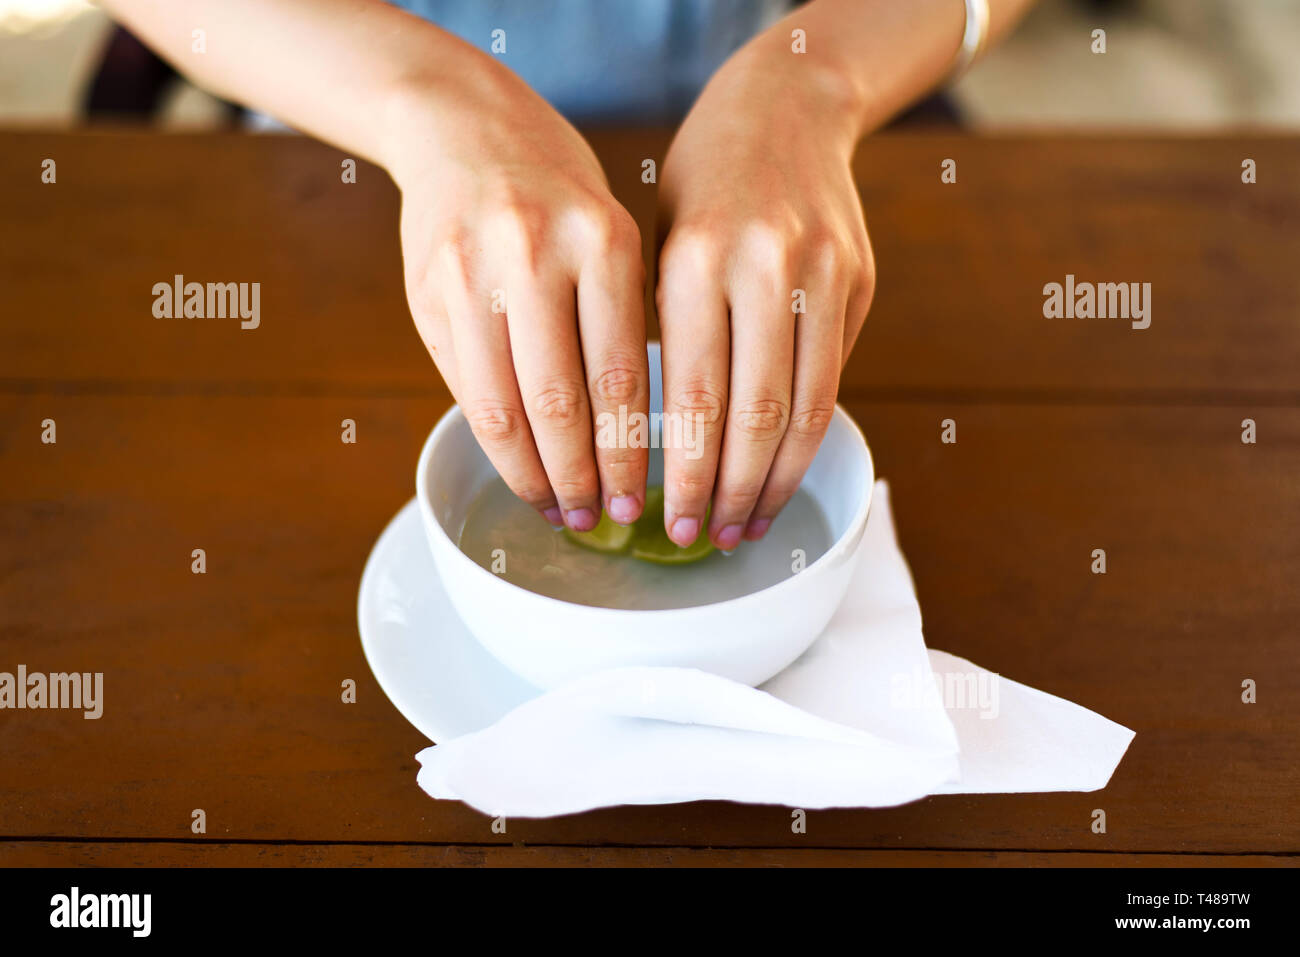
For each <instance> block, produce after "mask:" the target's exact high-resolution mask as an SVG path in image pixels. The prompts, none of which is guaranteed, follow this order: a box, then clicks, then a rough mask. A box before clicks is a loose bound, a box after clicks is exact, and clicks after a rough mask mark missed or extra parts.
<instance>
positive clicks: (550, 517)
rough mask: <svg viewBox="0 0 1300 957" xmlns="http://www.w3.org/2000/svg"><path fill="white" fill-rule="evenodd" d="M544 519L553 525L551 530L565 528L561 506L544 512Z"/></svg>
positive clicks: (552, 507)
mask: <svg viewBox="0 0 1300 957" xmlns="http://www.w3.org/2000/svg"><path fill="white" fill-rule="evenodd" d="M542 518H544V519H546V520H547V521H548V522H550V523H551V528H563V527H564V518H563V517H562V516H561V515H560V506H558V505H552V506H551V507H550V508H548V509H544V510H543V511H542Z"/></svg>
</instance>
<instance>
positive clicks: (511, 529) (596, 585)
mask: <svg viewBox="0 0 1300 957" xmlns="http://www.w3.org/2000/svg"><path fill="white" fill-rule="evenodd" d="M459 544H460V550H461V551H462V552H464V553H465V554H466V555H468V556H469V557H470V558H472V559H473V560H474V561H475V562H476V563H478V564H479V565H481V566H482V567H484V568H486V569H487V570H488V571H491V572H493V573H495V574H498V575H500V576H501V577H502V578H504V579H505V580H506V581H508V582H511V583H512V584H515V585H518V586H519V587H520V588H526V589H528V590H529V591H532V592H536V593H538V594H540V595H547V596H549V597H551V598H559V599H561V600H562V601H569V602H575V603H577V604H580V605H596V606H598V607H602V608H629V609H657V608H689V607H691V606H693V605H707V604H710V603H712V602H717V601H726V600H727V599H729V598H738V597H740V596H741V595H747V594H749V593H751V592H755V591H758V590H760V589H763V588H767V587H769V586H771V585H775V584H777V583H778V582H781V581H784V580H785V579H786V578H789V577H790V576H791V575H793V574H797V573H798V570H801V569H803V568H805V567H807V566H808V565H811V564H812V563H813V562H815V561H816V560H817V559H818V558H820V557H821V556H822V555H823V554H825V552H826V550H827V549H828V548H830V546H831V532H830V526H829V525H828V524H827V522H826V518H825V516H823V515H822V513H821V509H820V508H818V506H817V503H816V502H815V501H814V500H813V498H812V496H810V495H809V494H808V493H807V492H805V491H803V490H802V489H800V490H799V491H798V492H796V493H795V496H794V498H792V499H791V500H790V503H789V504H788V505H787V506H786V507H785V509H784V510H783V511H782V512H781V514H780V515H779V516H778V517H777V519H776V521H774V522H773V523H772V527H771V528H770V529H768V532H767V534H766V535H765V536H764V537H763V538H762V539H761V540H760V541H757V542H741V543H740V547H739V548H737V549H736V550H735V551H733V552H732V553H731V554H730V555H726V554H723V553H722V552H714V553H713V554H711V555H709V556H708V557H707V558H703V559H701V560H700V561H697V562H694V563H692V564H689V565H679V566H672V565H657V564H654V563H653V562H646V561H641V560H640V559H636V558H633V557H632V556H631V555H605V554H601V553H600V552H596V551H592V550H591V549H589V548H584V547H583V546H581V545H578V544H576V543H574V542H571V541H569V539H568V538H566V537H565V535H564V534H563V533H562V532H558V531H555V530H554V529H552V528H551V526H550V525H548V524H547V523H546V520H545V519H544V518H542V517H541V516H540V515H538V514H537V512H535V511H534V510H533V509H532V508H530V507H529V506H528V505H525V504H524V503H523V502H521V501H520V500H519V499H518V498H516V497H515V495H514V493H512V492H511V491H510V489H509V488H508V487H507V486H506V483H505V482H503V481H502V480H501V479H499V478H494V479H492V480H491V481H490V482H489V483H488V484H487V485H486V486H485V487H484V488H483V490H482V491H480V492H479V494H478V496H477V497H476V498H475V500H474V502H473V504H472V505H471V506H470V509H469V514H468V515H467V516H466V518H465V527H464V529H463V530H462V531H461V535H460V540H459Z"/></svg>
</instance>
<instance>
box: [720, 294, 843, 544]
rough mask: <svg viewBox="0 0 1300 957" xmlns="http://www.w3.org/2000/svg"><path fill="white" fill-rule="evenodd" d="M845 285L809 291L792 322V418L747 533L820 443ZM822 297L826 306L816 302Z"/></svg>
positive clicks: (833, 382) (763, 524) (763, 522)
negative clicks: (804, 309)
mask: <svg viewBox="0 0 1300 957" xmlns="http://www.w3.org/2000/svg"><path fill="white" fill-rule="evenodd" d="M847 299H848V290H847V289H845V290H840V291H832V290H828V291H827V292H826V293H824V294H820V295H819V294H818V293H817V291H816V290H810V291H809V303H810V305H809V311H808V313H806V314H804V315H800V316H799V317H798V318H797V321H796V322H795V333H794V388H793V393H792V401H791V406H790V423H789V425H788V426H787V427H786V430H785V435H784V436H782V438H781V444H780V445H779V446H778V447H777V450H776V456H775V457H774V458H773V460H772V467H771V468H770V469H769V470H768V473H767V479H766V481H765V482H764V483H763V490H762V492H761V494H760V495H759V497H758V502H757V503H756V504H755V506H754V510H753V512H752V514H751V515H750V517H749V521H748V523H747V524H746V526H745V538H746V539H749V540H750V541H757V540H758V539H760V538H762V537H763V536H764V535H765V534H767V530H768V528H769V527H771V524H772V520H773V519H774V518H775V517H776V516H777V514H778V513H779V512H780V511H781V509H783V508H785V506H786V503H788V502H789V501H790V499H791V498H792V497H793V496H794V493H795V492H796V491H797V490H798V488H799V483H800V482H802V481H803V477H804V473H805V472H807V471H808V466H810V465H811V464H812V461H813V459H814V458H815V457H816V455H817V449H818V448H819V447H820V446H821V443H822V439H823V438H825V436H826V430H827V428H829V427H830V423H831V417H832V416H833V415H834V414H835V396H836V393H837V392H838V390H839V377H840V366H841V352H842V350H843V345H842V343H843V340H844V309H845V302H846V300H847ZM821 303H824V304H825V307H826V308H825V309H824V310H818V309H816V306H817V305H818V304H821Z"/></svg>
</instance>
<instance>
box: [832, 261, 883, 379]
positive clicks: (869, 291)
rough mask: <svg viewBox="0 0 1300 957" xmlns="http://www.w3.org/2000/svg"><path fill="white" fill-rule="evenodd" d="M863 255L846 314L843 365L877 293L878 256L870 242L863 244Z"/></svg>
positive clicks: (847, 359)
mask: <svg viewBox="0 0 1300 957" xmlns="http://www.w3.org/2000/svg"><path fill="white" fill-rule="evenodd" d="M861 255H862V260H863V264H862V266H861V268H860V269H859V270H858V276H857V279H856V280H855V281H854V283H853V288H852V292H851V293H850V295H849V304H848V308H847V309H846V310H845V315H844V338H843V343H844V351H843V355H842V356H841V365H842V364H843V363H845V362H848V361H849V353H850V352H852V351H853V344H854V343H855V342H857V341H858V335H859V333H861V332H862V326H863V324H864V323H865V322H866V319H867V312H868V311H869V310H870V309H871V301H872V299H874V298H875V294H876V258H875V255H874V254H873V253H872V251H871V244H870V243H864V244H863V247H862V254H861Z"/></svg>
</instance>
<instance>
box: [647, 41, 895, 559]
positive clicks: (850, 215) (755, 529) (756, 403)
mask: <svg viewBox="0 0 1300 957" xmlns="http://www.w3.org/2000/svg"><path fill="white" fill-rule="evenodd" d="M805 63H806V61H805V60H804V58H803V57H802V56H800V55H798V54H794V53H791V52H786V53H784V55H782V53H781V52H780V50H779V49H778V50H775V51H774V50H773V49H772V48H770V47H769V48H766V49H764V50H763V51H762V52H761V54H760V53H759V52H758V51H754V52H752V53H751V51H750V50H748V49H746V50H742V51H741V52H740V53H739V54H737V55H736V56H735V57H733V58H732V59H731V60H730V61H728V63H727V64H726V65H725V66H723V68H722V69H721V70H719V71H718V73H717V74H716V75H715V76H714V78H713V79H712V80H711V81H710V83H709V85H708V86H707V87H706V88H705V90H704V92H703V93H702V94H701V96H700V99H699V100H698V101H697V102H696V104H695V106H694V108H693V109H692V110H691V112H690V114H689V115H688V116H687V118H686V120H685V121H684V123H683V124H682V127H681V129H680V131H679V132H678V134H677V137H676V139H675V140H674V141H673V144H672V147H671V148H670V149H669V151H668V156H667V158H666V160H665V162H664V167H663V174H662V177H661V185H660V207H661V209H660V221H661V222H664V223H667V224H668V232H667V236H666V239H665V241H664V244H663V247H662V250H661V252H660V257H659V281H658V288H657V300H658V306H659V319H660V327H661V331H662V348H663V370H664V411H665V412H666V413H677V414H679V415H682V416H685V421H690V422H697V423H699V424H700V425H701V426H702V430H701V434H699V435H697V436H696V441H697V442H699V445H698V446H697V447H698V448H699V449H700V450H702V452H703V454H702V455H694V456H692V455H688V454H687V451H688V450H685V449H682V448H669V447H667V443H665V449H664V467H665V481H664V490H665V499H666V502H665V509H664V526H665V529H666V530H667V532H668V534H669V536H670V537H671V538H672V539H673V541H675V542H677V544H679V545H687V544H690V542H692V541H694V540H695V538H696V537H697V535H698V534H699V532H700V531H701V528H702V523H703V519H704V516H705V511H706V508H707V507H708V505H709V501H710V497H711V498H712V502H713V506H712V512H711V514H710V517H709V524H708V534H709V537H710V538H711V539H712V540H713V542H714V544H715V545H717V546H718V547H719V548H722V549H732V548H735V547H736V546H737V544H738V543H739V542H740V540H741V538H742V536H743V537H744V538H746V539H750V540H756V539H758V538H761V537H762V536H763V535H764V534H765V533H766V531H767V529H768V526H769V525H770V524H771V522H772V519H773V518H775V516H776V515H777V513H778V512H780V511H781V509H782V508H783V507H784V506H785V504H786V502H788V501H789V500H790V497H791V496H792V495H793V494H794V493H795V491H796V490H797V489H798V487H799V483H800V481H801V480H802V478H803V475H804V472H805V471H806V470H807V468H808V466H809V464H811V462H812V460H813V456H814V455H815V454H816V452H817V448H818V446H819V445H820V444H821V440H822V438H823V436H824V435H825V433H826V429H827V426H828V425H829V424H830V419H831V415H832V413H833V411H834V408H835V397H836V394H837V391H838V387H839V376H840V370H841V368H842V367H843V364H844V361H845V359H846V358H847V357H848V354H849V350H850V349H851V348H852V346H853V343H854V341H855V340H856V339H857V336H858V332H859V330H860V329H861V328H862V323H863V320H864V319H865V318H866V314H867V309H868V308H869V307H870V305H871V298H872V293H873V291H874V288H875V264H874V261H873V259H872V255H871V246H870V243H869V241H868V238H867V228H866V223H865V221H864V219H863V215H862V206H861V202H860V200H859V197H858V192H857V188H856V187H855V185H854V182H853V176H852V172H851V169H850V160H851V157H852V154H853V149H854V146H855V144H856V139H857V132H856V131H855V130H854V129H852V128H851V124H850V122H849V121H848V120H847V119H846V117H848V116H849V115H851V112H852V111H851V110H849V109H847V108H846V97H847V96H848V91H847V90H845V89H842V88H841V87H840V86H838V85H837V83H836V82H835V80H834V78H832V77H829V76H827V75H826V74H823V73H818V72H817V71H816V68H815V67H810V66H808V65H805ZM801 308H802V310H803V311H799V310H800V309H801Z"/></svg>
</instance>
